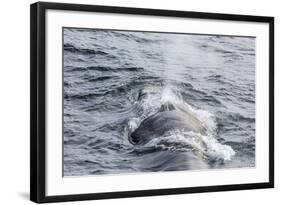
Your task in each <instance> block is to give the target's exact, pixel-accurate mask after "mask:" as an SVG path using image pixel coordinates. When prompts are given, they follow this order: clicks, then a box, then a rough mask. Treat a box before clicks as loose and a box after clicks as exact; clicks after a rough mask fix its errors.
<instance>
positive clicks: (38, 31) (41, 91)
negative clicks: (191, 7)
mask: <svg viewBox="0 0 281 205" xmlns="http://www.w3.org/2000/svg"><path fill="white" fill-rule="evenodd" d="M48 9H54V10H65V11H86V12H101V13H121V14H129V15H146V16H147V15H150V16H160V17H164V16H166V17H167V16H169V17H181V18H195V19H214V20H229V21H247V22H263V23H267V24H269V50H268V52H269V181H268V182H263V183H249V184H229V185H220V186H204V187H188V188H171V189H157V190H138V191H135V190H132V191H124V192H123V191H122V192H107V193H88V194H74V195H59V196H46V178H45V176H46V165H45V163H46V161H45V158H46V153H45V151H46V127H45V123H46V121H45V117H46V92H45V90H46V80H45V75H46V67H45V65H46V59H45V49H46V47H45V37H46V29H45V26H46V10H48ZM273 187H274V18H273V17H265V16H249V15H233V14H218V13H202V12H187V11H174V10H157V9H144V8H125V7H110V6H96V5H83V4H65V3H47V2H38V3H34V4H32V5H31V7H30V200H31V201H34V202H37V203H45V202H62V201H77V200H97V199H110V198H123V197H141V196H154V195H170V194H186V193H197V192H217V191H230V190H245V189H260V188H273Z"/></svg>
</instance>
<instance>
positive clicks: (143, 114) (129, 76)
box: [63, 28, 255, 176]
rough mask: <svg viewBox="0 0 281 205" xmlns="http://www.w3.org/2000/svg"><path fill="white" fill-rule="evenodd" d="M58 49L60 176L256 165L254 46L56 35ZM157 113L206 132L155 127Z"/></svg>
mask: <svg viewBox="0 0 281 205" xmlns="http://www.w3.org/2000/svg"><path fill="white" fill-rule="evenodd" d="M63 41H64V46H63V49H64V51H63V58H64V59H63V61H64V66H63V74H64V100H63V101H64V110H63V111H64V115H63V120H64V135H63V142H64V145H63V152H64V154H63V155H64V156H63V162H64V166H63V169H64V170H63V171H64V176H83V175H100V174H122V173H131V172H155V171H177V170H199V169H222V168H223V169H227V168H245V167H254V166H255V38H253V37H235V36H220V35H194V34H173V33H157V32H133V31H113V30H99V29H81V28H64V30H63ZM165 106H166V107H165ZM163 109H164V112H165V113H167V115H170V113H171V112H174V111H171V110H177V113H186V114H187V116H191V117H190V119H189V120H193V121H195V122H196V123H197V124H199V125H200V126H201V127H202V129H201V130H204V131H202V132H201V131H198V132H197V131H196V129H195V130H187V129H183V128H182V126H180V127H177V126H176V124H175V123H174V121H173V120H171V121H169V120H164V122H163V123H162V122H161V123H162V125H163V126H161V123H160V124H159V123H158V124H156V122H153V121H152V119H153V120H155V118H156V117H153V116H158V115H157V113H159V112H161V111H163ZM161 114H162V113H160V116H163V115H161ZM165 116H166V115H165ZM160 118H161V117H160ZM182 118H184V117H182V116H181V118H180V119H182ZM163 119H166V118H162V120H163ZM167 119H172V118H167ZM149 120H151V121H152V122H151V123H150V121H149ZM156 120H158V121H159V122H160V120H161V119H156ZM177 120H178V119H177ZM147 122H149V123H150V124H151V127H152V128H153V129H152V128H149V129H146V130H145V129H144V127H145V126H144V125H145V123H147ZM149 123H148V124H149ZM169 123H174V124H169ZM156 125H159V127H155V126H156ZM164 125H165V126H164ZM180 125H182V124H180ZM141 129H144V130H143V133H146V132H147V131H149V134H146V135H144V136H141V137H143V138H147V140H146V141H145V142H144V143H138V142H136V141H134V139H133V138H132V136H134V134H133V133H141V132H142V130H141ZM163 129H166V130H167V129H169V131H168V132H166V130H165V134H163V133H164V132H163V133H162V132H161V130H163ZM159 130H160V131H159ZM137 131H138V132H137ZM160 133H161V134H160ZM135 135H136V134H135ZM147 135H149V136H147Z"/></svg>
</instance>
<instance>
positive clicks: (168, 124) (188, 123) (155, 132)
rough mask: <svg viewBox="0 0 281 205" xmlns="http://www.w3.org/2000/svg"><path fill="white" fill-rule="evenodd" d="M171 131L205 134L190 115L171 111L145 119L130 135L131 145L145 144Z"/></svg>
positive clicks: (201, 126)
mask: <svg viewBox="0 0 281 205" xmlns="http://www.w3.org/2000/svg"><path fill="white" fill-rule="evenodd" d="M171 130H184V131H192V132H195V133H200V134H205V132H206V129H205V128H204V127H203V125H202V123H201V122H200V121H199V120H198V119H197V118H196V117H194V116H193V115H192V114H191V113H188V112H183V111H180V110H176V109H172V110H168V111H165V110H164V111H163V110H160V112H158V113H156V114H154V115H152V116H150V117H148V118H146V119H145V120H144V121H143V122H142V123H141V124H140V126H139V127H138V128H137V129H136V130H135V131H134V132H133V133H132V134H131V136H130V138H131V139H130V141H131V142H132V143H133V144H140V143H146V142H147V141H149V140H151V139H152V138H155V137H159V136H163V135H165V133H166V132H168V131H171Z"/></svg>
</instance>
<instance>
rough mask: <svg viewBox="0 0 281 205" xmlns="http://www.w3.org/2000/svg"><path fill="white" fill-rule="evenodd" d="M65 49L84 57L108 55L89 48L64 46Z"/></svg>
mask: <svg viewBox="0 0 281 205" xmlns="http://www.w3.org/2000/svg"><path fill="white" fill-rule="evenodd" d="M63 49H64V50H65V51H69V52H72V53H79V54H84V55H108V53H106V52H104V51H100V50H94V49H88V48H77V47H75V46H73V45H71V44H64V45H63Z"/></svg>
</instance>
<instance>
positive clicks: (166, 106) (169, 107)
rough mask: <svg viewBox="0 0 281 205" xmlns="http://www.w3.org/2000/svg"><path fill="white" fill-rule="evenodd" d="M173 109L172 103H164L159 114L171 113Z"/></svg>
mask: <svg viewBox="0 0 281 205" xmlns="http://www.w3.org/2000/svg"><path fill="white" fill-rule="evenodd" d="M175 109H176V107H175V106H174V105H173V104H172V103H170V102H166V103H163V104H162V105H161V107H160V109H159V112H164V111H172V110H175Z"/></svg>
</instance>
